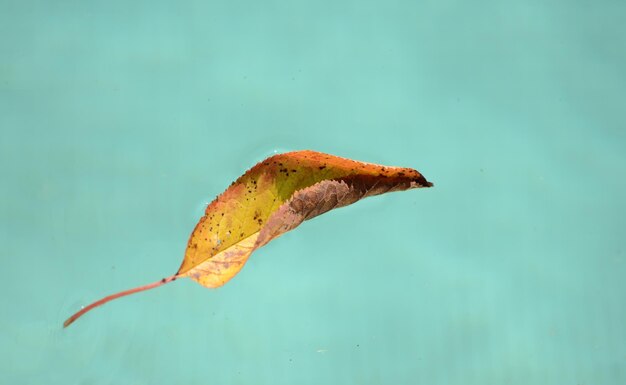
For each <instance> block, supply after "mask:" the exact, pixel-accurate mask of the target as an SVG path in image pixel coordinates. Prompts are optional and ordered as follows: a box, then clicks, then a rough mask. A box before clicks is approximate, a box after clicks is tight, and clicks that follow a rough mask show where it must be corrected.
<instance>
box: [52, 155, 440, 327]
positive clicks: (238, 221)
mask: <svg viewBox="0 0 626 385" xmlns="http://www.w3.org/2000/svg"><path fill="white" fill-rule="evenodd" d="M430 186H432V184H431V183H430V182H428V181H427V180H426V179H425V178H424V177H423V176H422V175H421V174H420V173H419V172H417V171H416V170H413V169H410V168H402V167H388V166H381V165H376V164H371V163H364V162H357V161H354V160H350V159H345V158H340V157H337V156H333V155H328V154H323V153H319V152H315V151H295V152H290V153H285V154H278V155H274V156H272V157H270V158H268V159H266V160H264V161H262V162H260V163H258V164H257V165H256V166H254V167H252V168H251V169H250V170H248V171H247V172H246V173H245V174H244V175H242V176H241V177H240V178H239V179H237V180H236V181H235V182H233V183H232V184H231V186H230V187H229V188H228V189H227V190H226V191H224V193H222V194H221V195H220V196H218V197H217V198H216V199H215V200H214V201H213V202H211V203H210V204H209V205H208V207H207V208H206V212H205V215H204V216H203V217H202V218H200V221H199V222H198V224H197V225H196V227H195V229H194V230H193V232H192V233H191V237H190V238H189V242H188V244H187V250H186V252H185V257H184V259H183V262H182V264H181V266H180V268H179V269H178V272H176V274H174V275H172V276H170V277H168V278H163V279H162V280H161V281H158V282H155V283H152V284H149V285H146V286H142V287H139V288H136V289H131V290H128V291H124V292H121V293H117V294H114V295H111V296H108V297H105V298H103V299H101V300H100V301H97V302H95V303H93V304H91V305H89V306H88V307H86V308H84V309H82V310H81V311H79V312H78V313H76V314H74V315H73V316H72V317H70V318H69V319H68V320H67V321H65V323H64V326H65V327H67V326H68V325H70V324H71V323H72V322H74V321H75V320H76V319H77V318H78V317H80V316H82V315H83V314H85V313H86V312H88V311H89V310H91V309H93V308H95V307H98V306H100V305H102V304H104V303H106V302H108V301H110V300H112V299H115V298H119V297H122V296H125V295H128V294H132V293H136V292H138V291H143V290H147V289H151V288H154V287H158V286H161V285H163V284H165V283H168V282H171V281H174V280H176V279H177V278H183V277H188V278H191V279H193V280H194V281H196V282H198V283H200V284H201V285H203V286H206V287H210V288H214V287H219V286H222V285H223V284H225V283H226V282H228V281H229V280H230V279H231V278H232V277H234V276H235V275H236V274H237V273H238V272H239V271H240V270H241V268H242V267H243V265H244V264H245V263H246V261H247V260H248V257H249V256H250V254H251V253H252V252H253V251H254V250H256V249H258V248H259V247H261V246H263V245H265V244H266V243H268V242H269V241H271V240H272V239H274V238H276V237H278V236H280V235H282V234H283V233H285V232H287V231H289V230H292V229H294V228H296V227H297V226H298V225H300V223H302V222H303V221H305V220H308V219H311V218H314V217H316V216H318V215H320V214H323V213H325V212H327V211H329V210H332V209H335V208H338V207H343V206H347V205H349V204H352V203H354V202H356V201H358V200H359V199H362V198H365V197H368V196H372V195H378V194H383V193H386V192H391V191H402V190H408V189H412V188H418V187H430Z"/></svg>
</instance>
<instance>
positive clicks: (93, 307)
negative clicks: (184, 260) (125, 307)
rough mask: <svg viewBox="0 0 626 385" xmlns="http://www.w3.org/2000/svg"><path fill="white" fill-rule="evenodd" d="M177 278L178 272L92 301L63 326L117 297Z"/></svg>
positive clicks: (157, 285)
mask: <svg viewBox="0 0 626 385" xmlns="http://www.w3.org/2000/svg"><path fill="white" fill-rule="evenodd" d="M176 278H178V276H177V275H176V274H174V275H172V276H170V277H167V278H163V279H162V280H160V281H157V282H153V283H149V284H147V285H144V286H139V287H136V288H134V289H128V290H124V291H120V292H119V293H115V294H111V295H109V296H106V297H104V298H102V299H101V300H99V301H96V302H94V303H92V304H91V305H89V306H86V307H84V308H82V309H81V310H80V311H78V312H76V313H75V314H74V315H73V316H71V317H70V318H68V319H67V320H65V322H63V327H64V328H66V327H68V326H70V325H71V324H72V322H74V321H76V320H77V319H78V318H80V317H81V316H82V315H83V314H85V313H87V312H88V311H90V310H91V309H95V308H97V307H98V306H102V305H104V304H105V303H107V302H109V301H112V300H114V299H116V298H120V297H125V296H127V295H131V294H134V293H138V292H140V291H145V290H150V289H154V288H155V287H159V286H161V285H165V284H166V283H169V282H172V281H175V280H176Z"/></svg>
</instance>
